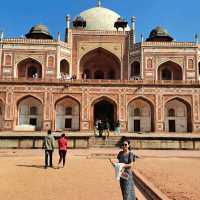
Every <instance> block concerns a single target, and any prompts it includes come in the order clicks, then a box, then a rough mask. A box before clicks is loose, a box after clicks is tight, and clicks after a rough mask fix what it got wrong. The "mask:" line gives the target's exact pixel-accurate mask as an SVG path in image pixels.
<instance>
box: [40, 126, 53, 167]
mask: <svg viewBox="0 0 200 200" xmlns="http://www.w3.org/2000/svg"><path fill="white" fill-rule="evenodd" d="M43 146H44V149H45V169H47V167H48V166H49V167H53V151H54V148H55V138H54V136H53V135H52V134H51V130H48V135H47V136H45V138H44V144H43Z"/></svg>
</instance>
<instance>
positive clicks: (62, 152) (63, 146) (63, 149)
mask: <svg viewBox="0 0 200 200" xmlns="http://www.w3.org/2000/svg"><path fill="white" fill-rule="evenodd" d="M58 148H59V156H60V158H59V162H58V165H60V164H61V162H62V167H64V166H65V158H66V153H67V138H66V137H65V134H64V133H63V134H62V135H61V137H60V138H59V140H58Z"/></svg>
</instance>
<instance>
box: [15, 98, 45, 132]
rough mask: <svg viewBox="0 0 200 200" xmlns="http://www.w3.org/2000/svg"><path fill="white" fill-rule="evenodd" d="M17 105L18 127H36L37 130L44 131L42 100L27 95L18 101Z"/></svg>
mask: <svg viewBox="0 0 200 200" xmlns="http://www.w3.org/2000/svg"><path fill="white" fill-rule="evenodd" d="M16 105H17V116H18V120H17V125H18V126H21V127H27V126H32V127H35V130H42V127H43V103H42V101H41V99H39V98H37V97H35V96H34V95H25V96H23V97H21V98H20V99H18V101H17V102H16ZM33 111H34V112H33Z"/></svg>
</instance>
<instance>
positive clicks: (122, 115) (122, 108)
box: [116, 89, 128, 132]
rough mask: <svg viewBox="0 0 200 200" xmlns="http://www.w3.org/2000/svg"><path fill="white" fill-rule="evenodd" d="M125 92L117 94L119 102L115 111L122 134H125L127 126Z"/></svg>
mask: <svg viewBox="0 0 200 200" xmlns="http://www.w3.org/2000/svg"><path fill="white" fill-rule="evenodd" d="M125 92H126V91H125V90H123V89H122V90H121V91H120V94H119V97H118V98H119V102H118V108H117V109H118V111H117V117H118V119H116V120H119V121H120V126H121V131H122V132H127V131H128V129H127V126H128V121H127V117H126V115H127V106H126V93H125Z"/></svg>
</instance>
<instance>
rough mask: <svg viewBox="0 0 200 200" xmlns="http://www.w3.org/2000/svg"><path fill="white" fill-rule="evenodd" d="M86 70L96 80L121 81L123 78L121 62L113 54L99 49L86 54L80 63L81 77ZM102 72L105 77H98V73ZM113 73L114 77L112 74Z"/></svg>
mask: <svg viewBox="0 0 200 200" xmlns="http://www.w3.org/2000/svg"><path fill="white" fill-rule="evenodd" d="M85 70H89V71H90V73H91V76H90V78H91V79H96V78H95V77H97V78H101V79H120V78H121V61H120V59H119V58H118V57H117V56H116V55H115V54H113V53H112V52H110V51H108V50H106V49H104V48H102V47H98V48H96V49H93V50H91V51H89V52H87V53H86V54H84V55H83V56H82V57H81V59H80V62H79V72H80V77H81V76H82V75H83V73H84V72H85ZM98 71H101V72H103V73H104V76H102V75H101V76H96V75H95V74H96V72H98ZM110 72H112V76H111V74H110Z"/></svg>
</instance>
